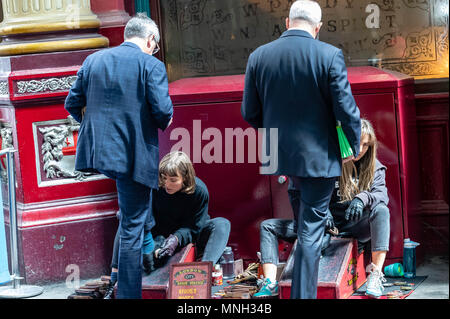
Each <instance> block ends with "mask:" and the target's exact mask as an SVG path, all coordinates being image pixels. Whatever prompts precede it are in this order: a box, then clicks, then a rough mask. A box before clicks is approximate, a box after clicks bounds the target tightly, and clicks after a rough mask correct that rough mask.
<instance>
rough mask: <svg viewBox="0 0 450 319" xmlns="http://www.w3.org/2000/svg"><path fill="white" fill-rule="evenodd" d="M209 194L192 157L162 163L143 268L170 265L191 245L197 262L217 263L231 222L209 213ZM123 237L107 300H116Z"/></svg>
mask: <svg viewBox="0 0 450 319" xmlns="http://www.w3.org/2000/svg"><path fill="white" fill-rule="evenodd" d="M208 203H209V193H208V189H207V187H206V185H205V183H203V181H202V180H201V179H199V178H198V177H196V176H195V171H194V167H193V165H192V162H191V161H190V159H189V157H188V156H187V155H186V154H185V153H183V152H179V151H175V152H171V153H169V154H167V155H166V156H164V158H163V159H162V160H161V162H160V163H159V188H158V189H157V190H155V191H154V192H153V194H152V203H151V205H150V207H152V208H151V211H149V213H148V217H147V221H146V225H145V228H144V245H143V248H142V250H143V269H144V271H145V272H146V273H147V274H149V273H151V272H152V271H153V270H154V269H155V268H157V267H161V266H163V265H165V264H166V263H167V260H168V259H169V258H170V257H171V256H173V255H174V254H175V252H176V251H177V250H179V249H181V248H183V247H185V246H186V245H188V244H189V243H194V244H195V247H196V250H195V251H196V255H197V256H196V259H200V260H201V261H211V262H212V263H213V265H214V264H216V263H217V262H218V261H219V259H220V257H221V256H222V254H223V251H224V250H225V247H226V246H227V243H228V238H229V235H230V222H229V221H228V220H227V219H225V218H223V217H217V218H213V219H211V218H210V216H209V214H208ZM118 247H119V236H118V234H116V238H115V240H114V252H113V260H112V264H111V267H112V272H111V280H110V283H109V286H108V289H107V291H106V293H105V296H104V298H105V299H111V298H113V292H114V285H115V283H116V281H117V272H118V269H117V260H118Z"/></svg>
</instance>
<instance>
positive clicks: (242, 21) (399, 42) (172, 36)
mask: <svg viewBox="0 0 450 319" xmlns="http://www.w3.org/2000/svg"><path fill="white" fill-rule="evenodd" d="M318 2H319V4H320V5H321V7H322V10H323V17H322V21H323V27H322V29H321V32H320V40H321V41H324V42H328V43H330V44H332V45H334V46H336V47H339V48H340V49H342V51H343V53H344V55H345V57H346V60H347V64H348V66H357V65H377V66H380V67H384V68H387V69H392V70H396V71H400V72H403V73H407V74H410V75H413V76H415V77H416V78H433V77H435V78H436V77H448V25H449V23H448V22H449V21H448V0H395V1H394V0H358V1H355V0H319V1H318ZM292 3H293V0H227V1H223V0H169V1H161V7H162V12H163V17H164V18H163V23H164V30H165V31H166V35H165V51H166V62H167V64H168V69H169V77H170V80H175V79H178V78H182V77H191V76H204V75H226V74H241V73H244V72H245V68H246V64H247V59H248V56H249V54H250V53H251V52H252V51H253V50H254V49H255V48H257V47H258V46H260V45H262V44H265V43H267V42H270V41H272V40H275V39H277V38H278V37H280V35H281V34H282V33H283V32H284V31H285V18H286V17H287V16H288V14H289V8H290V6H291V4H292Z"/></svg>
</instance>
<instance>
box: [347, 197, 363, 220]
mask: <svg viewBox="0 0 450 319" xmlns="http://www.w3.org/2000/svg"><path fill="white" fill-rule="evenodd" d="M363 210H364V203H363V202H362V200H360V199H359V198H354V199H353V200H352V202H351V203H350V206H349V207H348V208H347V210H346V211H345V219H346V220H351V221H358V220H360V219H361V217H362V214H363Z"/></svg>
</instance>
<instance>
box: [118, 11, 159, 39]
mask: <svg viewBox="0 0 450 319" xmlns="http://www.w3.org/2000/svg"><path fill="white" fill-rule="evenodd" d="M152 35H154V36H155V41H156V42H159V40H160V36H159V29H158V26H157V25H156V23H155V21H153V20H152V19H150V18H149V17H147V15H146V14H145V13H138V14H136V16H134V17H133V18H131V19H130V21H128V23H127V25H126V26H125V31H124V38H125V40H127V39H131V38H140V39H147V38H148V37H150V36H152Z"/></svg>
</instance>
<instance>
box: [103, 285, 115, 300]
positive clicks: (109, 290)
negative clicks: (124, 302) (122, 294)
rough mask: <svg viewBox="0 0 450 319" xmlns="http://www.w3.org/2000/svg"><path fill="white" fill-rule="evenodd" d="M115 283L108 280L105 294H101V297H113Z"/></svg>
mask: <svg viewBox="0 0 450 319" xmlns="http://www.w3.org/2000/svg"><path fill="white" fill-rule="evenodd" d="M115 285H116V283H115V282H111V281H110V282H109V284H108V287H106V291H105V295H104V296H103V299H114V286H115Z"/></svg>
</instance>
